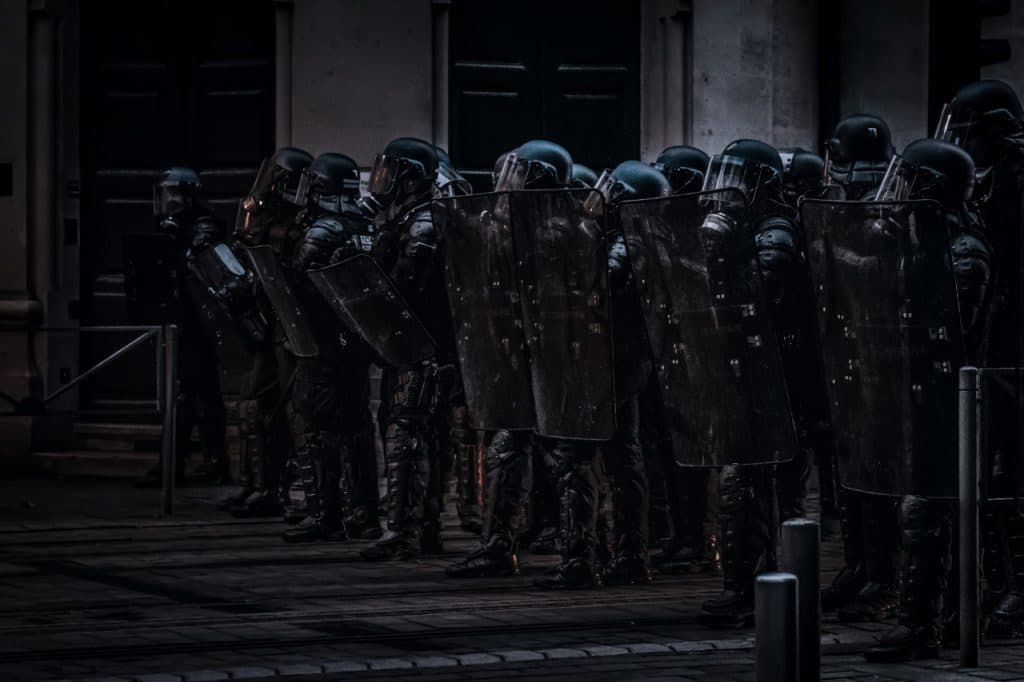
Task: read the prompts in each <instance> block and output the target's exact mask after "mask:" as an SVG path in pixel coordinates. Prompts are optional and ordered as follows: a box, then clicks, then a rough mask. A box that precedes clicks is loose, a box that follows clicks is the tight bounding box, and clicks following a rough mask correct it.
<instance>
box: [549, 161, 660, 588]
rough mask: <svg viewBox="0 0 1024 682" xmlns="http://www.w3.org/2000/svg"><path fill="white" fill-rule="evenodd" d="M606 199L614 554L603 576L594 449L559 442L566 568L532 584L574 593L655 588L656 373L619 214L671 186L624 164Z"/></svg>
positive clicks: (606, 181) (608, 465)
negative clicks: (650, 459) (649, 419)
mask: <svg viewBox="0 0 1024 682" xmlns="http://www.w3.org/2000/svg"><path fill="white" fill-rule="evenodd" d="M594 189H595V190H596V191H598V192H600V193H601V194H602V195H603V197H604V200H605V206H606V211H607V220H608V235H609V253H608V269H609V289H610V296H611V309H612V340H613V346H614V351H615V352H614V356H615V370H614V373H615V401H616V428H615V433H614V436H613V437H612V439H611V440H610V441H607V442H604V443H602V444H601V446H600V454H601V458H602V460H603V464H604V468H605V471H606V473H607V476H608V480H609V484H610V487H611V497H612V508H613V510H614V526H613V531H614V547H613V554H612V556H611V558H610V559H609V561H608V562H607V565H606V566H605V567H604V570H603V571H602V572H600V573H599V572H598V570H597V566H596V563H595V549H596V544H597V533H596V531H597V514H598V502H599V500H598V482H597V479H596V477H595V464H597V463H598V461H597V452H596V449H595V448H594V446H593V445H592V444H587V443H582V442H573V441H559V442H558V443H557V444H556V445H555V447H554V448H553V456H554V458H555V461H556V462H557V463H558V466H559V470H560V472H561V475H560V479H559V493H560V497H561V501H562V509H563V511H562V524H563V527H562V533H563V539H562V561H561V562H560V564H559V565H558V566H556V567H555V568H554V569H553V570H552V571H550V572H549V573H547V574H546V575H544V576H542V577H539V578H537V579H536V580H534V584H535V585H537V586H538V587H542V588H546V589H576V588H588V587H599V586H600V585H602V584H604V583H607V584H626V585H629V584H632V585H643V584H647V583H649V582H650V581H651V575H650V559H649V555H648V541H649V537H648V535H649V532H648V506H649V504H648V498H649V485H648V480H647V474H646V470H645V468H644V458H643V453H642V450H641V447H640V432H639V430H640V413H639V402H638V396H639V394H640V392H641V391H642V390H643V388H644V387H645V386H646V385H647V383H648V379H649V377H650V374H651V371H652V365H651V359H650V349H649V346H648V343H647V339H646V337H645V336H644V334H643V331H642V330H643V320H642V319H641V313H640V307H639V298H638V295H637V292H636V289H635V284H634V281H633V277H632V268H631V267H630V264H629V256H628V254H627V251H626V244H625V239H624V236H623V233H622V229H621V225H620V224H619V223H618V222H617V215H616V210H615V207H616V205H617V204H619V203H620V202H622V201H628V200H633V199H646V198H654V197H660V196H667V195H668V194H669V192H670V191H671V187H670V185H669V183H668V181H667V180H666V179H665V177H664V176H663V175H662V174H661V173H660V172H658V171H657V170H655V169H653V168H651V167H650V166H648V165H647V164H644V163H641V162H639V161H626V162H623V163H621V164H619V165H618V166H616V168H615V169H614V170H612V171H611V172H605V173H604V174H602V177H601V178H600V179H599V180H598V182H597V185H596V186H595V188H594Z"/></svg>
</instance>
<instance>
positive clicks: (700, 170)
mask: <svg viewBox="0 0 1024 682" xmlns="http://www.w3.org/2000/svg"><path fill="white" fill-rule="evenodd" d="M710 160H711V159H709V158H708V155H707V154H705V153H704V152H703V151H701V150H700V149H697V148H696V147H689V146H687V145H682V144H677V145H674V146H672V147H667V148H666V149H665V150H664V151H662V152H661V153H660V154H658V158H657V159H655V160H654V163H653V164H651V165H652V166H654V167H655V168H657V169H658V170H659V171H661V172H662V173H663V174H664V175H665V177H666V178H668V183H669V184H670V185H671V186H672V194H687V193H689V192H699V191H700V188H701V187H702V186H703V185H704V172H705V171H706V170H707V169H708V162H709V161H710Z"/></svg>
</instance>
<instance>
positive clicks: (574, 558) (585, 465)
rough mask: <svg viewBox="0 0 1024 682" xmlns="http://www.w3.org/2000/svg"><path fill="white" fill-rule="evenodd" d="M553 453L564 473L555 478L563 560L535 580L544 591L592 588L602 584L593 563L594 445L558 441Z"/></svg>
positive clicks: (534, 582) (595, 492)
mask: <svg viewBox="0 0 1024 682" xmlns="http://www.w3.org/2000/svg"><path fill="white" fill-rule="evenodd" d="M554 456H555V459H556V461H558V462H559V467H560V468H561V470H562V471H563V472H564V473H563V474H562V475H561V476H560V477H559V481H558V492H559V497H560V499H561V504H562V561H561V562H560V563H559V564H558V565H557V566H556V567H555V568H554V569H552V570H551V571H549V572H548V573H546V574H544V575H543V576H541V577H539V578H536V579H534V581H533V584H534V585H535V586H537V587H540V588H543V589H546V590H573V589H591V588H595V587H600V586H601V576H600V574H599V573H598V571H597V567H596V564H595V563H594V553H595V549H596V546H597V533H596V529H597V508H598V500H597V496H598V490H597V487H598V484H597V479H596V477H595V476H594V460H595V458H596V454H595V452H594V447H593V445H588V444H584V443H565V442H560V443H559V444H558V445H557V446H556V447H555V449H554Z"/></svg>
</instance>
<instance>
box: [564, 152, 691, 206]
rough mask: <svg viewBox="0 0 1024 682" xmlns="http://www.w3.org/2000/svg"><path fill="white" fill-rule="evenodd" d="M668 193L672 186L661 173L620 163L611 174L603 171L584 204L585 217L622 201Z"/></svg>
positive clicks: (652, 169)
mask: <svg viewBox="0 0 1024 682" xmlns="http://www.w3.org/2000/svg"><path fill="white" fill-rule="evenodd" d="M671 193H672V186H671V185H670V184H669V183H668V179H667V178H666V177H665V176H664V175H663V174H662V173H661V171H659V170H656V169H655V168H652V167H651V166H649V165H647V164H646V163H642V162H640V161H623V162H622V163H620V164H619V165H618V166H616V167H615V168H614V169H612V170H605V171H604V172H603V173H601V177H600V178H598V179H597V184H595V185H594V191H593V192H591V193H590V197H588V198H587V200H586V202H584V205H583V210H584V212H586V214H587V215H591V216H596V215H598V214H599V213H600V211H601V205H602V204H603V205H605V206H613V205H615V204H618V203H620V202H623V201H633V200H635V199H654V198H656V197H665V196H668V195H669V194H671Z"/></svg>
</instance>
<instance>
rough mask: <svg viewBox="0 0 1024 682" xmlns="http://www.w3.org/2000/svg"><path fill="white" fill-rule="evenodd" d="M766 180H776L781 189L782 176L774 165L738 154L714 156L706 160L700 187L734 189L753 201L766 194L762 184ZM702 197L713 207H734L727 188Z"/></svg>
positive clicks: (704, 189) (721, 209)
mask: <svg viewBox="0 0 1024 682" xmlns="http://www.w3.org/2000/svg"><path fill="white" fill-rule="evenodd" d="M769 183H775V184H776V185H777V186H778V190H779V191H780V192H781V188H782V178H780V177H779V174H778V173H777V172H775V170H774V169H772V168H769V167H768V166H765V165H764V164H760V163H754V162H752V161H747V160H746V159H743V158H740V157H737V156H715V157H713V158H712V159H711V163H709V164H708V172H707V173H705V175H704V187H703V189H702V191H705V192H713V191H716V190H726V189H733V190H737V191H739V192H741V193H742V194H743V196H744V198H745V199H746V200H747V203H748V204H753V203H754V202H755V201H757V200H758V199H760V198H761V196H762V195H763V194H765V191H764V190H765V186H766V185H768V184H769ZM701 201H702V203H703V205H704V206H706V207H708V208H709V209H710V210H712V211H728V210H729V209H731V208H734V207H735V201H734V199H733V198H731V197H729V193H727V192H726V193H723V194H720V195H712V196H711V197H707V198H705V199H702V200H701Z"/></svg>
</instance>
